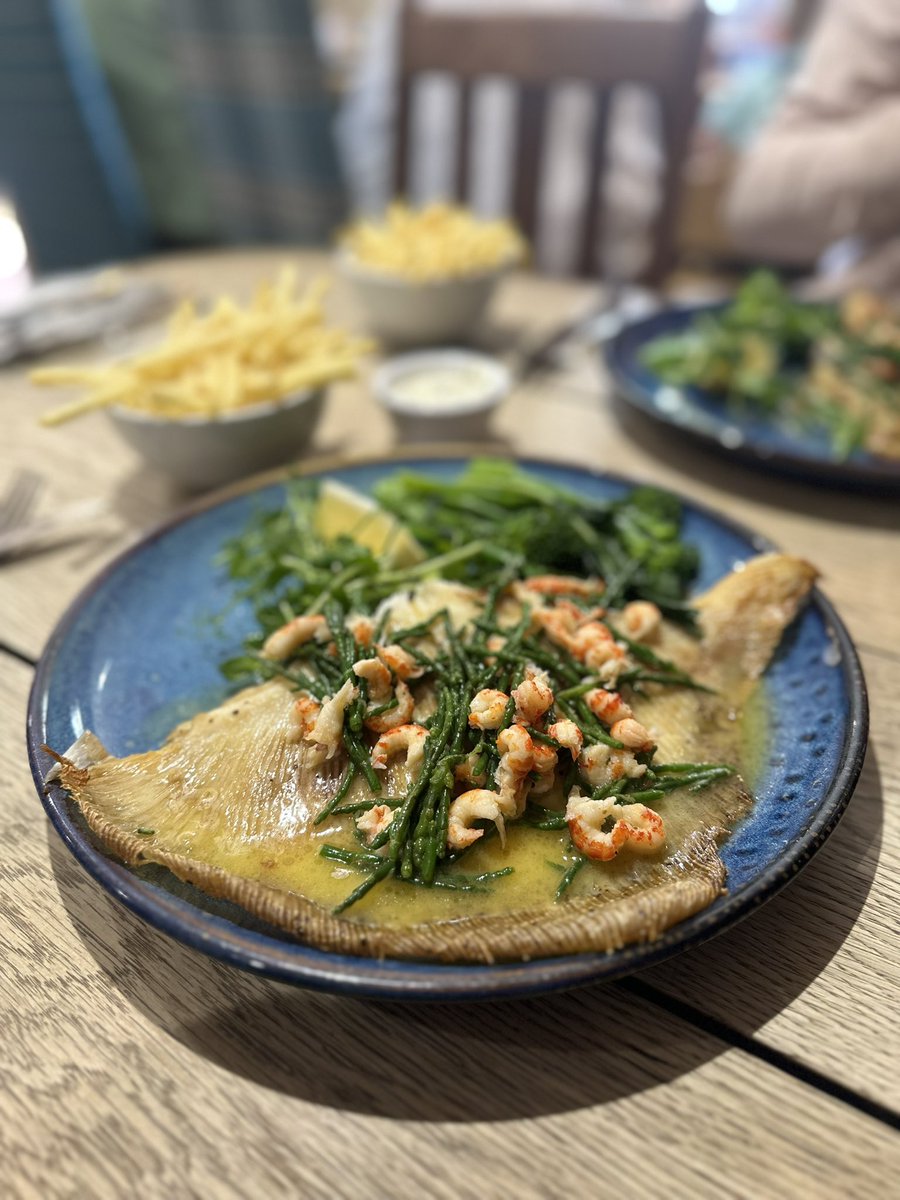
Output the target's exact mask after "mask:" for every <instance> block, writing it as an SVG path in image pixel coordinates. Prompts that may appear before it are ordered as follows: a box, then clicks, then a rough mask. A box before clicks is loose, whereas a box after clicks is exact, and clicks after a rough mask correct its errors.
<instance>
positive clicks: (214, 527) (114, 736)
mask: <svg viewBox="0 0 900 1200" xmlns="http://www.w3.org/2000/svg"><path fill="white" fill-rule="evenodd" d="M523 465H524V466H525V467H527V468H528V469H529V470H531V471H533V472H535V473H536V474H537V475H539V476H540V477H542V478H544V479H547V480H549V481H551V482H553V483H557V484H561V485H562V486H564V487H569V488H572V489H573V490H575V491H578V492H582V493H584V494H585V495H589V496H596V497H600V498H604V497H614V496H618V495H621V494H622V492H623V491H625V490H626V489H627V488H628V487H629V484H628V482H627V481H625V480H622V479H617V478H612V477H610V476H606V475H595V474H591V473H589V472H587V471H584V470H580V469H577V468H574V467H566V466H560V465H551V464H548V463H541V462H526V463H524V464H523ZM399 467H408V468H411V469H413V470H417V471H424V472H426V473H427V474H429V475H432V476H434V477H435V478H441V479H446V478H449V477H452V476H453V475H454V474H456V473H457V472H458V471H459V470H460V467H461V460H459V459H447V458H435V459H432V458H428V457H423V458H417V459H413V460H405V461H399V460H397V461H390V462H386V461H383V460H382V461H379V462H367V463H357V464H355V465H352V466H346V465H345V466H343V467H341V468H340V469H334V470H329V471H328V474H329V475H331V476H332V477H334V478H336V479H339V480H341V481H342V482H344V483H347V484H350V485H351V486H353V487H356V488H360V489H362V490H368V489H370V488H371V487H372V485H373V484H375V483H376V482H377V481H378V480H379V479H381V478H383V477H384V476H385V475H387V474H389V473H390V472H392V471H394V470H396V469H398V468H399ZM282 495H283V484H282V483H281V482H278V481H277V480H276V481H274V482H268V481H266V480H263V481H262V482H257V483H255V484H250V485H248V486H247V489H246V490H244V491H242V492H240V493H238V494H235V493H234V492H231V493H228V494H227V495H225V497H224V498H215V497H214V498H212V499H210V500H209V501H207V502H205V503H201V504H199V505H196V506H194V507H193V508H191V509H189V510H187V511H186V512H185V513H184V515H182V516H181V517H178V518H176V519H175V520H174V521H172V522H170V523H168V524H166V525H165V526H163V527H162V528H161V529H158V530H157V531H156V532H154V533H151V534H150V535H149V536H147V537H146V538H145V539H144V540H143V541H141V542H140V543H138V544H137V545H136V546H134V547H133V548H132V549H130V550H128V551H126V552H125V553H124V554H122V555H121V556H120V557H119V558H117V559H116V560H115V561H114V562H113V563H112V564H111V565H110V566H109V567H107V568H106V570H105V571H104V572H103V573H102V574H101V575H100V576H99V577H98V578H97V579H95V580H94V581H93V583H91V584H90V585H89V586H88V587H87V588H86V589H85V590H84V591H83V592H82V594H81V595H80V596H79V597H78V599H77V600H76V601H75V602H74V604H73V605H72V606H71V608H70V609H69V611H68V612H67V613H66V615H65V616H64V617H63V619H62V621H61V622H60V624H59V626H58V627H57V629H56V631H55V633H54V634H53V636H52V637H51V639H50V642H49V644H48V645H47V648H46V650H45V651H44V654H43V657H42V658H41V661H40V663H39V664H38V668H37V674H36V677H35V681H34V686H33V689H32V694H31V699H30V703H29V712H28V743H29V751H30V757H31V765H32V770H33V772H34V777H35V781H36V783H37V785H38V789H39V791H42V787H41V784H42V780H43V778H44V776H45V774H46V772H47V770H48V768H49V766H50V765H51V763H50V759H49V758H48V756H47V755H46V753H45V752H44V751H42V750H41V749H40V746H41V743H46V744H47V745H50V746H53V747H54V748H58V749H63V748H65V747H66V746H68V745H70V744H71V743H72V742H73V741H74V740H75V738H77V737H78V736H79V734H81V733H82V732H83V731H84V730H85V729H91V730H93V731H94V733H96V734H97V736H98V737H99V738H100V739H101V741H103V743H104V744H105V745H106V746H107V748H108V749H109V750H110V751H111V752H112V753H114V754H117V755H121V754H128V753H132V752H134V751H140V750H145V749H149V748H150V747H152V746H154V745H157V744H158V743H159V742H160V741H161V740H162V738H163V737H164V735H165V734H166V733H167V732H168V730H169V729H171V728H172V726H173V725H174V724H175V723H176V722H177V721H178V720H181V719H182V718H184V717H186V716H189V715H191V714H192V713H193V712H196V711H198V710H200V709H202V708H206V707H208V706H210V705H211V704H213V703H217V702H218V701H219V700H220V699H221V698H222V697H223V696H224V695H225V693H226V686H225V685H224V684H223V681H222V679H221V677H220V675H219V673H218V669H217V664H218V663H219V662H220V661H221V660H222V659H224V658H227V657H228V656H230V655H232V654H234V653H235V652H236V651H237V650H238V649H239V647H240V645H241V642H242V639H243V637H244V635H245V634H247V633H249V632H250V631H251V630H252V629H253V624H254V622H253V616H252V612H251V611H250V609H249V607H247V606H246V605H245V604H241V603H236V604H235V603H233V604H229V600H230V599H231V598H232V588H231V585H230V583H229V581H228V579H227V577H226V576H225V574H224V572H223V571H222V569H221V568H220V567H219V566H218V565H217V561H216V559H217V554H218V552H219V550H220V549H221V547H222V544H223V542H224V541H225V540H226V539H227V538H230V537H231V536H232V535H233V534H236V533H238V532H239V531H240V530H241V529H242V528H243V526H244V523H245V522H246V520H247V518H248V516H249V514H250V513H251V511H252V510H253V509H254V508H255V507H256V506H258V505H266V506H274V505H277V504H278V503H279V501H280V499H281V497H282ZM685 513H686V515H685V527H684V533H685V537H686V538H687V540H688V541H690V542H693V543H694V544H695V545H697V546H698V547H699V549H700V551H701V555H702V567H701V573H700V577H699V579H698V581H697V588H698V590H703V589H705V588H707V587H709V585H710V584H712V583H713V582H714V581H715V580H716V579H718V578H719V577H720V576H722V575H724V574H726V573H727V572H728V571H730V570H731V569H732V567H733V566H734V565H735V563H737V562H740V561H741V560H742V559H746V558H747V557H748V556H751V555H753V554H756V553H758V552H759V551H761V550H765V549H769V548H770V547H769V545H768V543H767V542H765V541H764V540H763V539H762V538H759V537H757V536H755V535H754V534H752V533H749V532H747V531H746V530H744V529H741V528H739V527H738V526H736V525H732V524H730V523H729V522H727V521H724V520H723V519H722V518H721V517H719V516H717V515H715V514H714V513H712V512H710V511H709V510H707V509H703V508H700V507H697V506H696V505H693V504H691V503H690V502H686V503H685ZM214 614H220V616H219V618H218V619H216V620H214V621H211V620H210V617H211V616H212V615H214ZM762 686H764V687H765V689H766V707H767V709H768V710H769V711H770V712H771V714H772V730H773V733H772V735H771V746H770V747H769V752H768V756H767V758H766V760H765V762H764V764H763V765H762V768H761V770H760V777H759V779H758V781H757V786H756V794H757V801H756V805H755V807H754V809H753V811H752V813H751V814H750V816H749V817H748V818H747V819H746V820H745V821H744V822H743V823H742V824H741V825H740V826H739V827H738V828H737V829H736V830H735V832H734V834H733V835H732V836H731V838H730V839H729V840H728V841H727V842H726V844H725V846H724V850H723V855H722V856H723V858H724V860H725V864H726V866H727V868H728V888H729V891H728V895H727V896H724V897H722V898H721V899H720V900H717V901H716V902H715V903H714V904H713V905H712V906H711V907H710V908H708V909H706V910H705V911H704V912H701V913H699V914H697V915H696V916H694V917H692V918H690V919H689V920H687V921H684V922H682V923H681V924H680V925H677V926H675V927H674V928H672V929H670V930H668V931H667V932H666V933H665V934H664V935H663V937H661V938H660V939H659V940H658V941H657V942H654V943H653V944H652V945H641V946H629V947H627V948H626V949H624V950H621V951H619V952H617V953H614V954H579V955H571V956H568V957H565V958H548V959H543V960H539V961H534V962H529V963H522V964H500V965H496V966H443V965H439V964H432V963H414V962H401V961H386V962H377V961H373V960H372V959H367V958H356V957H349V956H342V955H338V954H331V953H325V952H323V951H320V950H315V949H310V948H309V947H307V946H303V945H300V944H298V943H295V942H291V941H289V940H287V939H286V938H285V937H284V936H282V935H280V934H279V933H278V931H276V930H273V929H271V928H269V927H263V926H261V925H260V924H259V923H258V922H256V921H254V920H253V919H251V918H250V917H248V916H247V914H245V913H243V912H242V911H241V910H239V909H237V908H235V907H234V906H230V905H224V904H221V903H218V902H215V901H212V900H209V899H208V898H207V897H205V896H203V895H202V894H201V893H200V892H197V891H195V890H194V889H192V888H190V887H189V886H187V885H183V884H180V883H178V882H177V881H176V880H175V879H174V877H173V876H170V875H169V874H168V872H165V871H162V870H161V869H160V868H151V869H145V870H142V871H140V872H138V871H133V870H129V869H127V868H126V867H124V866H122V865H121V864H120V863H118V862H116V861H114V860H113V859H112V858H110V857H108V856H107V855H106V854H105V853H103V852H102V851H101V850H99V849H98V848H97V847H96V845H95V844H94V842H93V841H92V839H91V837H90V835H89V834H88V833H87V831H86V829H85V826H84V825H83V824H82V822H81V821H80V819H79V818H78V817H77V815H76V814H75V813H74V812H73V809H72V806H71V805H70V804H69V802H68V800H67V797H66V795H65V793H64V792H62V791H61V790H60V789H59V788H58V787H51V788H50V789H49V790H48V791H47V792H46V794H42V799H43V803H44V806H45V808H46V809H47V812H48V814H49V816H50V819H51V820H52V822H53V824H54V825H55V826H56V828H57V830H58V831H59V833H60V836H61V837H62V839H63V841H64V842H65V844H66V845H67V846H68V847H69V849H70V850H71V851H72V853H73V854H74V855H75V857H76V858H77V859H78V860H79V862H81V863H82V865H83V866H84V867H86V868H87V870H88V871H89V872H90V873H91V874H92V875H93V876H94V878H95V879H96V880H97V881H98V882H99V883H100V884H101V885H102V886H103V887H105V888H106V889H107V890H108V891H109V892H110V893H111V894H112V895H113V896H114V897H115V898H116V899H117V900H120V901H121V902H122V903H124V904H126V905H127V906H128V907H129V908H131V909H133V910H134V912H136V913H137V914H138V915H139V916H141V917H143V918H144V919H145V920H147V921H149V922H150V923H151V924H152V925H155V926H156V927H157V928H159V929H161V930H163V931H164V932H166V933H168V934H170V935H172V936H173V937H176V938H178V939H180V940H181V941H183V942H186V943H187V944H188V945H191V946H193V947H195V948H196V949H198V950H202V951H204V952H205V953H207V954H211V955H212V956H213V957H215V958H218V959H221V960H223V961H225V962H228V963H232V964H234V965H235V966H238V967H243V968H245V969H248V970H251V971H258V972H260V973H262V974H265V975H270V976H274V977H276V978H278V979H284V980H287V981H289V982H292V983H298V984H303V985H305V986H307V987H315V988H322V989H326V990H331V991H337V992H352V993H356V994H360V995H368V996H391V997H399V998H404V997H405V998H410V999H426V998H431V999H451V998H452V999H456V998H472V999H475V998H479V999H484V998H492V997H503V996H511V995H521V994H525V993H530V992H544V991H551V990H553V989H557V988H564V987H569V986H572V985H574V984H579V983H587V982H589V981H591V980H596V979H609V978H612V977H614V976H618V975H622V974H625V973H626V972H629V971H633V970H635V969H637V968H638V967H644V966H647V965H648V964H650V963H654V962H659V961H660V960H661V959H663V958H666V957H668V956H669V955H671V954H673V953H675V952H676V951H679V950H683V949H684V948H685V947H688V946H692V945H696V944H697V943H699V942H701V941H703V940H704V939H706V938H708V937H710V936H711V935H712V934H714V933H718V932H720V931H721V930H722V929H725V928H726V927H727V926H729V925H731V924H733V923H734V922H735V921H736V920H737V919H738V918H740V917H742V916H744V915H746V914H747V913H748V912H750V911H751V910H752V909H753V908H754V907H755V906H756V905H758V904H760V903H761V902H762V901H764V900H766V899H768V898H769V897H770V896H772V895H773V894H774V893H775V892H777V891H778V889H779V888H780V887H782V886H783V885H784V884H785V883H786V882H787V881H788V879H790V878H791V876H792V875H793V874H794V873H795V872H796V871H797V869H798V868H799V867H800V866H802V865H803V864H804V863H805V862H806V861H807V860H808V859H809V858H810V857H811V856H812V854H813V853H814V852H815V850H816V849H817V848H818V847H819V846H820V845H821V843H822V842H823V841H824V839H825V838H826V837H827V836H828V834H829V833H830V832H831V830H832V829H833V828H834V826H835V824H836V823H837V820H838V818H839V817H840V815H841V813H842V811H843V809H844V806H845V805H846V803H847V801H848V799H849V797H850V793H851V792H852V790H853V787H854V784H855V783H856V780H857V777H858V775H859V771H860V768H861V765H862V759H863V754H864V751H865V745H866V728H867V710H866V694H865V685H864V682H863V677H862V672H861V670H860V665H859V661H858V659H857V656H856V653H855V651H854V648H853V646H852V644H851V642H850V639H849V637H848V636H847V632H846V630H845V629H844V627H843V625H842V624H841V622H840V620H839V618H838V617H837V615H836V614H835V612H834V610H833V609H832V608H831V605H830V604H829V603H828V601H827V600H825V599H824V597H822V596H821V595H819V594H818V593H815V594H814V596H813V599H812V603H811V604H810V605H809V606H808V607H807V608H806V609H805V610H804V612H803V614H802V616H801V617H800V618H799V620H798V621H796V622H795V624H794V626H793V627H792V628H791V630H790V631H789V633H788V634H787V636H786V637H785V640H784V642H783V644H782V646H781V648H780V650H779V651H778V653H777V655H776V657H775V660H774V661H773V663H772V664H771V666H770V668H769V671H768V673H767V675H766V676H765V679H764V682H763V685H762Z"/></svg>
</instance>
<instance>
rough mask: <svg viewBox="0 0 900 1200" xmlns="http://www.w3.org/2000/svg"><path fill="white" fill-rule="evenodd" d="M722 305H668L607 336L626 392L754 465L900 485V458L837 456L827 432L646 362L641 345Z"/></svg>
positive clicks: (613, 369) (642, 406) (611, 363)
mask: <svg viewBox="0 0 900 1200" xmlns="http://www.w3.org/2000/svg"><path fill="white" fill-rule="evenodd" d="M721 307H722V306H721V305H695V306H692V307H689V308H671V309H663V310H662V311H661V312H657V313H653V315H652V316H649V317H641V318H640V319H639V320H636V321H633V322H631V323H629V324H627V325H624V326H623V327H622V329H620V330H619V332H618V333H617V334H615V335H614V336H613V337H612V338H611V339H610V340H609V341H608V342H607V343H606V363H607V367H608V368H609V371H610V373H611V374H612V377H613V382H614V383H615V386H616V391H617V393H618V394H619V395H620V396H621V397H622V399H623V400H625V401H627V402H628V403H629V404H630V405H632V406H633V407H634V408H636V409H638V410H639V411H640V412H642V413H645V414H646V415H647V416H649V417H652V418H653V419H654V420H656V421H660V422H662V423H663V424H664V425H668V426H670V427H672V428H674V429H678V430H681V431H682V432H683V433H685V434H687V435H689V436H690V437H692V438H694V439H695V440H696V441H699V442H702V443H705V444H706V445H707V446H709V447H710V448H712V449H715V450H716V451H717V452H718V453H719V454H725V455H727V456H729V457H733V458H740V459H743V460H744V461H746V462H748V463H750V464H751V465H753V466H757V467H762V468H765V469H772V470H777V471H783V472H785V473H786V474H789V475H800V476H803V477H804V478H807V479H814V480H817V481H818V482H820V483H829V484H835V485H846V484H851V485H854V486H863V487H878V488H900V462H892V461H891V460H890V459H888V458H879V457H878V456H876V455H874V454H868V453H866V452H865V451H862V450H859V451H856V452H855V453H853V454H851V455H850V457H849V458H847V459H838V458H835V456H834V454H833V452H832V450H831V446H830V444H829V441H828V438H827V437H826V435H825V433H824V432H823V431H819V430H815V429H806V428H797V427H790V426H788V425H786V424H779V423H778V422H777V421H776V420H774V419H773V418H771V417H767V416H765V415H755V414H754V413H753V412H752V411H750V410H747V411H738V410H732V409H731V408H728V407H726V405H725V404H724V402H723V401H722V399H721V397H717V396H715V395H713V394H712V393H711V392H707V391H704V390H703V389H702V388H696V387H675V386H673V385H672V384H668V383H664V382H663V381H662V380H661V379H660V378H659V377H658V376H656V375H654V374H653V372H652V371H650V370H649V369H648V368H647V367H646V366H644V364H643V363H642V362H641V353H642V351H643V350H644V348H645V347H646V346H647V345H648V344H649V343H650V342H652V341H653V340H654V339H655V338H658V337H671V336H673V335H677V334H681V333H684V332H685V331H686V330H687V329H688V327H689V326H690V325H691V323H692V322H693V320H694V318H695V317H697V316H698V315H699V314H700V313H704V312H716V311H718V310H719V309H721Z"/></svg>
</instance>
